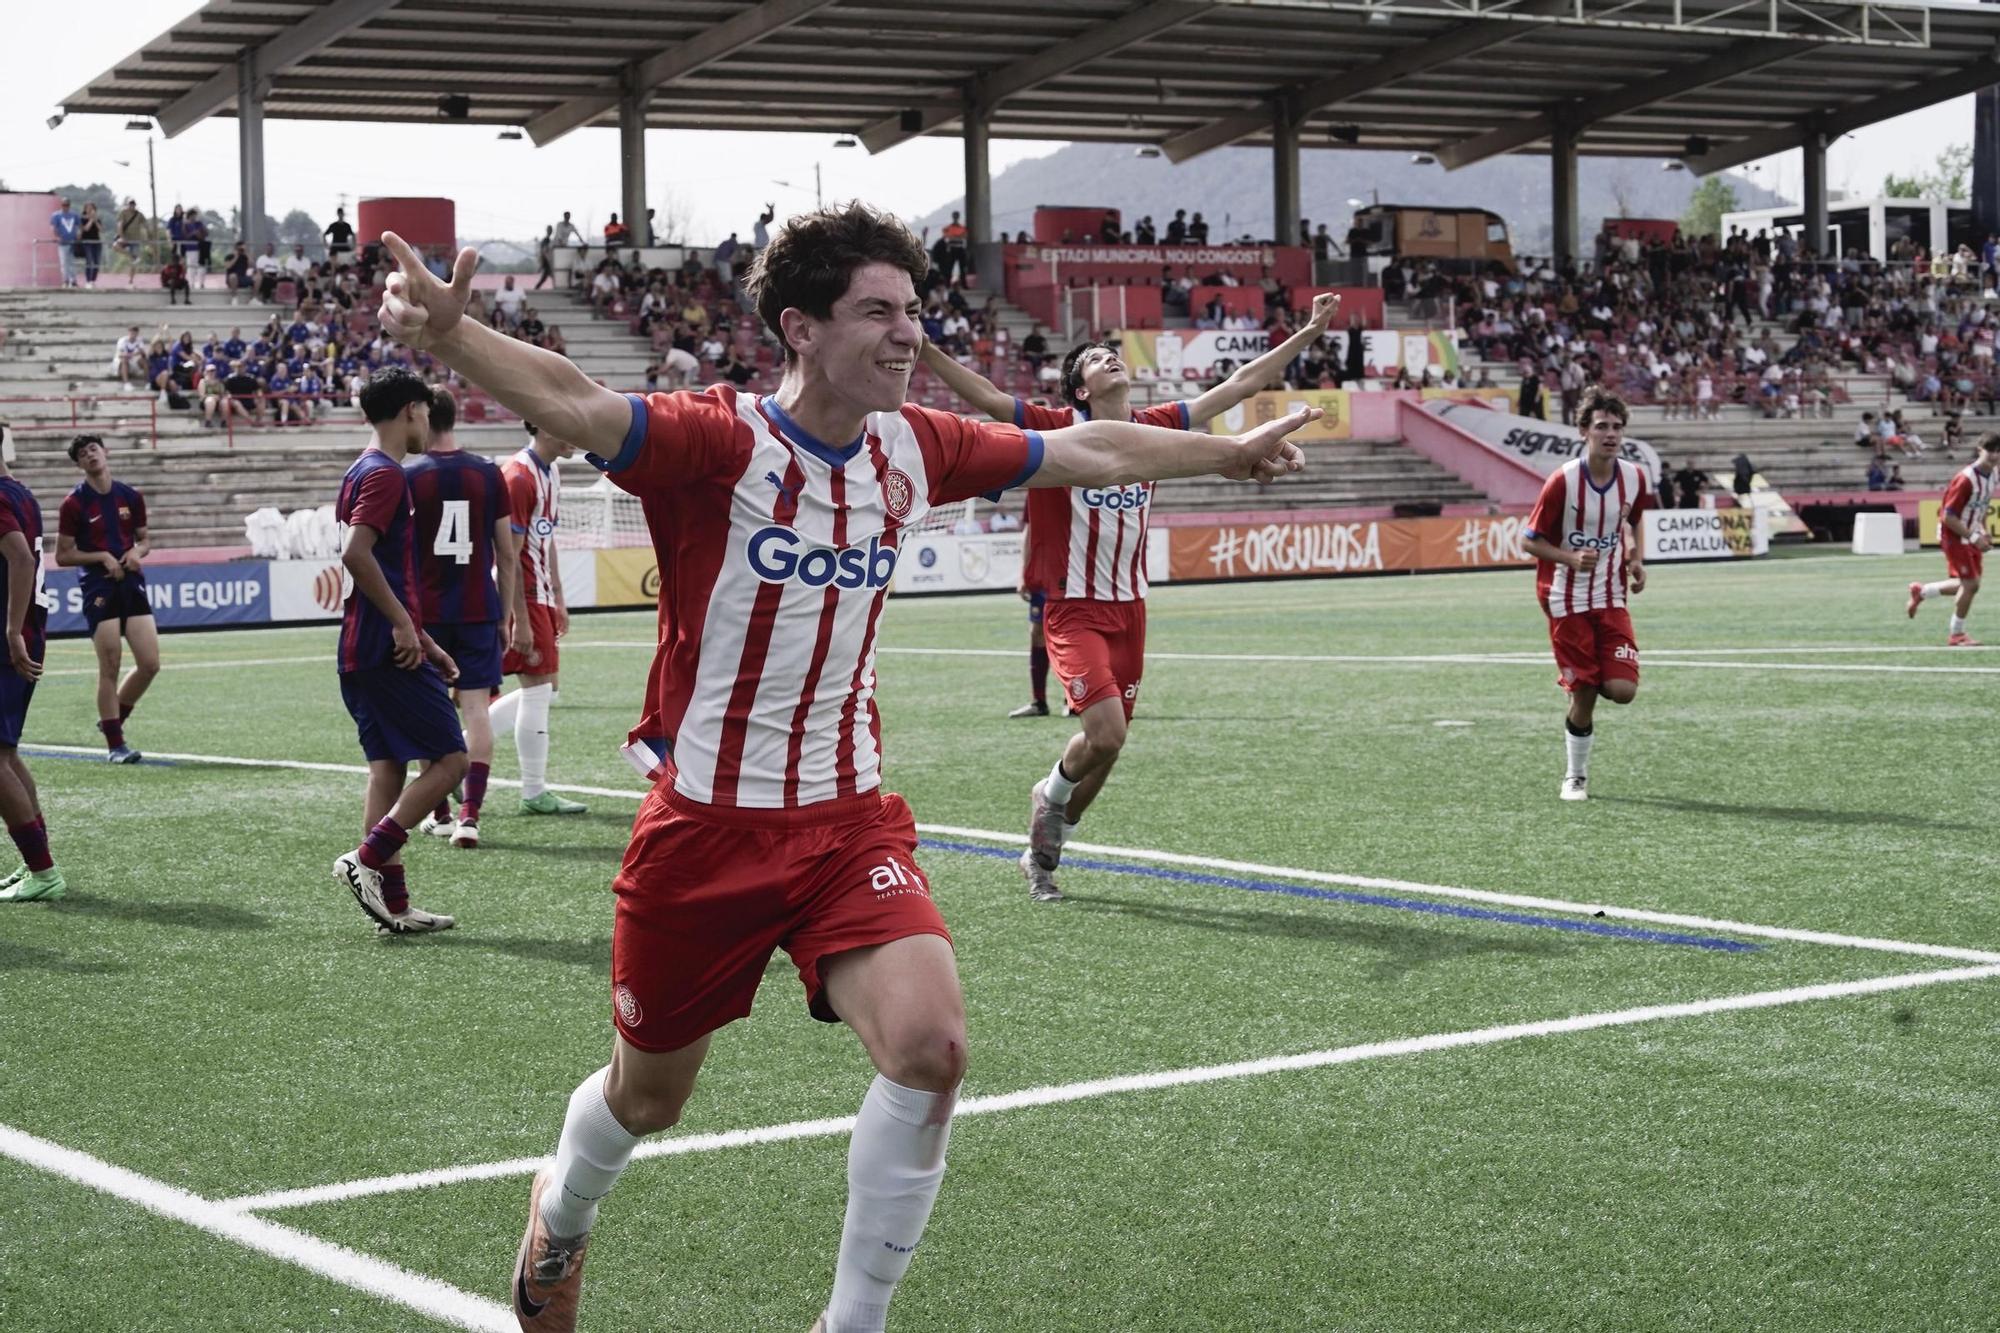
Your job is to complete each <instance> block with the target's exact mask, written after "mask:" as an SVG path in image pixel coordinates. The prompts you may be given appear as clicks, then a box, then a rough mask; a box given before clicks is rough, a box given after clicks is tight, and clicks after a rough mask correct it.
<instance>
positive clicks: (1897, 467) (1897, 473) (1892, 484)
mask: <svg viewBox="0 0 2000 1333" xmlns="http://www.w3.org/2000/svg"><path fill="white" fill-rule="evenodd" d="M1959 248H1960V249H1964V247H1963V246H1961V247H1959ZM1882 489H1883V490H1885V491H1900V490H1902V489H1903V465H1902V464H1901V463H1892V464H1890V465H1889V479H1888V480H1887V481H1885V482H1883V483H1882Z"/></svg>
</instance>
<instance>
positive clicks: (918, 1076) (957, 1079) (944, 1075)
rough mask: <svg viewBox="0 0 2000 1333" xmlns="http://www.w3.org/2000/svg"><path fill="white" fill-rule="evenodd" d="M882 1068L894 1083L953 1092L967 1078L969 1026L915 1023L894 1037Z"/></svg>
mask: <svg viewBox="0 0 2000 1333" xmlns="http://www.w3.org/2000/svg"><path fill="white" fill-rule="evenodd" d="M884 1045H885V1049H884V1050H883V1051H882V1060H881V1063H880V1066H879V1067H880V1068H881V1071H882V1074H883V1076H884V1077H885V1078H887V1079H888V1080H889V1081H890V1082H891V1083H900V1084H902V1085H903V1086H904V1087H906V1088H917V1089H920V1090H922V1091H924V1092H949V1091H951V1090H952V1089H953V1088H955V1087H957V1086H958V1085H959V1084H960V1083H961V1082H962V1081H964V1079H965V1064H966V1050H965V1025H964V1024H963V1023H954V1022H951V1021H949V1020H940V1021H935V1022H921V1021H919V1022H914V1023H912V1024H910V1025H909V1026H908V1027H906V1028H905V1029H904V1030H903V1031H901V1032H898V1033H895V1034H892V1035H891V1037H890V1039H889V1041H887V1042H886V1043H885V1044H884Z"/></svg>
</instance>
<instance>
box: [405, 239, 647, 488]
mask: <svg viewBox="0 0 2000 1333" xmlns="http://www.w3.org/2000/svg"><path fill="white" fill-rule="evenodd" d="M382 244H383V245H384V246H386V247H387V248H388V250H389V253H390V254H391V255H393V256H394V257H395V260H396V263H397V266H398V270H397V272H395V273H392V274H390V275H389V281H388V283H387V285H386V288H385V290H384V292H383V295H382V306H381V310H380V311H379V312H378V313H379V315H380V318H381V321H382V328H383V329H384V330H385V331H386V332H387V333H388V334H389V336H390V337H392V338H395V339H397V340H399V341H401V342H403V343H405V344H407V345H408V346H410V347H413V348H418V349H421V350H423V351H427V352H429V353H430V354H431V355H432V356H434V357H436V358H437V359H438V360H440V361H442V362H444V363H445V364H446V365H447V366H450V367H451V368H452V369H453V370H455V371H457V372H458V373H459V374H461V375H463V376H465V378H466V379H468V380H470V381H472V382H473V383H474V384H476V385H478V386H479V387H480V388H481V389H484V390H485V391H486V392H488V393H490V394H492V395H493V396H494V397H495V398H497V399H498V400H499V401H500V402H501V404H502V405H503V406H505V407H506V408H507V409H508V410H509V411H511V412H514V413H517V414H518V415H520V416H521V417H523V418H525V419H526V420H529V421H534V422H538V423H540V424H541V425H542V427H543V428H544V429H547V430H550V431H553V432H554V433H555V434H556V435H557V436H559V437H560V438H562V439H565V440H568V441H570V442H572V443H574V444H575V445H577V446H578V447H579V448H582V449H587V450H590V451H592V452H594V453H599V454H603V455H605V456H606V457H612V456H615V455H616V454H617V452H618V448H619V446H620V445H621V444H622V443H624V440H625V436H626V434H627V433H628V432H629V431H630V430H631V428H632V404H631V403H630V402H629V401H628V400H627V399H626V397H625V395H624V394H622V393H614V392H613V391H612V390H610V389H607V388H605V387H604V386H603V385H601V384H599V383H597V382H596V381H595V380H593V379H591V378H590V377H589V376H588V375H586V374H584V373H583V372H582V371H581V370H579V369H577V367H576V365H575V363H574V362H572V361H571V360H570V359H569V358H568V357H565V356H558V355H557V354H556V353H554V352H551V351H549V350H547V349H546V348H541V347H535V346H533V345H531V344H529V343H525V342H521V341H519V340H518V339H515V338H509V337H508V336H507V335H506V334H504V333H501V332H499V331H498V330H496V329H491V328H488V327H487V326H486V325H484V324H481V323H480V322H479V321H478V320H476V319H466V318H465V317H464V316H465V303H466V300H467V298H468V297H470V296H471V294H472V275H473V272H474V270H476V269H477V268H478V267H479V252H478V251H477V250H474V249H473V248H472V247H470V246H467V247H466V248H465V249H463V250H460V251H459V252H458V260H457V262H456V263H454V264H453V265H452V270H451V281H450V282H449V283H445V282H440V281H439V280H438V279H437V277H436V276H435V275H433V274H432V273H431V272H430V271H429V270H428V269H426V268H425V267H424V264H423V261H422V260H421V259H419V258H418V257H417V253H416V251H414V250H412V249H411V248H410V245H409V242H407V241H405V240H404V239H403V238H402V237H400V236H398V235H396V233H395V232H392V231H385V232H383V233H382Z"/></svg>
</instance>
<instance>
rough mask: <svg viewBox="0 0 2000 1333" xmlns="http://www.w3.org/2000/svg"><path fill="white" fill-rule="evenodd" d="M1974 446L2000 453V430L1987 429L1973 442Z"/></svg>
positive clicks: (1992, 452) (1988, 451)
mask: <svg viewBox="0 0 2000 1333" xmlns="http://www.w3.org/2000/svg"><path fill="white" fill-rule="evenodd" d="M1972 447H1973V448H1975V449H1980V450H1984V451H1985V452H1986V453H1989V454H2000V430H1989V431H1987V432H1986V433H1985V434H1984V435H1981V436H1980V437H1979V438H1978V439H1976V440H1974V441H1973V442H1972Z"/></svg>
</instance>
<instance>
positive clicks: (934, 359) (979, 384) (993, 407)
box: [917, 338, 1014, 421]
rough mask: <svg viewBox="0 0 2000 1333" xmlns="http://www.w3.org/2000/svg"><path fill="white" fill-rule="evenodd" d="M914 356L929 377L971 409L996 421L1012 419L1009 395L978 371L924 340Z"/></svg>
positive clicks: (1012, 405) (1012, 407)
mask: <svg viewBox="0 0 2000 1333" xmlns="http://www.w3.org/2000/svg"><path fill="white" fill-rule="evenodd" d="M917 356H918V357H919V358H920V359H921V360H922V361H923V363H924V365H925V367H926V368H927V369H928V370H929V371H930V372H931V374H933V375H935V376H937V377H938V378H939V379H941V380H943V381H944V386H945V388H947V389H950V390H951V391H952V392H953V393H955V394H957V395H958V396H959V398H961V399H962V400H964V402H966V403H967V404H968V405H970V406H971V407H972V408H973V410H975V411H978V412H984V413H985V414H986V415H987V416H988V417H990V418H992V419H993V420H995V421H1012V420H1013V419H1014V396H1013V395H1012V394H1010V393H1007V392H1005V391H1004V390H1002V389H1001V388H1000V387H999V386H997V385H995V384H994V383H993V381H992V380H989V379H987V378H986V377H985V376H984V375H982V374H980V373H979V372H978V371H976V370H969V369H967V368H966V367H964V366H961V365H960V364H958V362H956V361H954V360H953V359H952V358H951V357H950V356H948V355H946V354H945V352H944V351H943V350H942V349H941V348H939V347H938V346H937V344H935V343H933V342H931V340H930V339H928V338H926V339H924V344H923V346H922V347H921V348H919V349H918V351H917Z"/></svg>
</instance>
